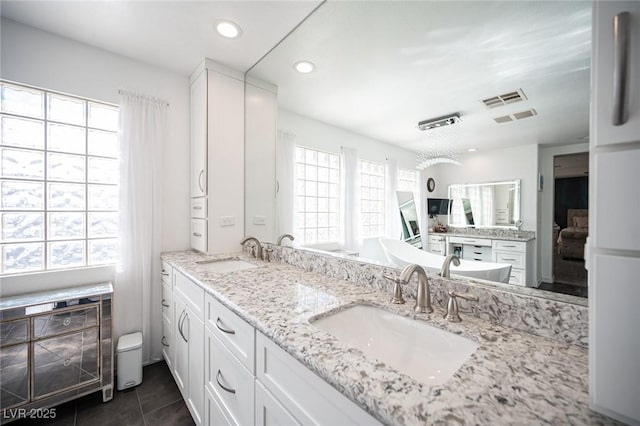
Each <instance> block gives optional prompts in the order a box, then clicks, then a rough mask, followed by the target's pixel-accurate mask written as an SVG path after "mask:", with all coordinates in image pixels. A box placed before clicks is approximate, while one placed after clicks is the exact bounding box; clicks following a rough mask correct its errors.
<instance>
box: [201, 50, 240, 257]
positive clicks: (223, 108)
mask: <svg viewBox="0 0 640 426" xmlns="http://www.w3.org/2000/svg"><path fill="white" fill-rule="evenodd" d="M243 222H244V76H243V74H242V73H239V72H237V71H234V70H232V69H229V68H227V67H224V66H222V65H220V64H217V63H215V62H213V61H211V60H208V59H206V60H204V61H203V63H202V64H201V65H200V66H199V67H198V69H197V70H196V71H195V72H194V74H193V75H192V77H191V227H190V231H191V235H190V237H191V248H193V249H194V250H198V251H201V252H205V253H225V252H231V251H235V250H238V249H239V243H240V240H241V239H242V237H243V234H244V232H243V229H242V228H243V227H242V223H243Z"/></svg>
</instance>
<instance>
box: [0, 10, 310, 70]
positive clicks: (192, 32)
mask: <svg viewBox="0 0 640 426" xmlns="http://www.w3.org/2000/svg"><path fill="white" fill-rule="evenodd" d="M318 4H320V1H318V0H309V1H296V2H291V1H288V2H287V1H197V2H190V1H140V0H138V1H24V0H22V1H5V0H3V1H2V3H1V13H2V16H4V17H6V18H9V19H12V20H14V21H18V22H21V23H23V24H26V25H30V26H32V27H36V28H40V29H42V30H45V31H49V32H52V33H54V34H58V35H61V36H64V37H68V38H70V39H73V40H77V41H80V42H83V43H86V44H89V45H92V46H96V47H99V48H102V49H105V50H108V51H111V52H114V53H118V54H120V55H124V56H128V57H131V58H135V59H138V60H141V61H143V62H147V63H150V64H153V65H156V66H159V67H162V68H165V69H169V70H173V71H175V72H178V73H180V74H183V75H189V74H191V73H192V72H193V70H194V69H195V68H196V66H197V65H198V63H199V62H201V61H202V59H203V58H205V57H207V58H211V59H213V60H215V61H217V62H220V63H223V64H225V65H227V66H229V67H231V68H234V69H236V70H238V71H242V72H244V71H246V70H247V69H249V67H251V66H252V65H253V64H255V63H256V62H257V61H258V60H259V59H260V58H261V57H262V56H263V55H264V54H266V53H267V52H268V51H269V49H271V48H272V47H273V46H274V45H275V44H276V43H277V42H278V41H280V40H281V39H282V38H283V37H284V36H285V35H286V34H287V33H288V32H289V31H291V30H292V29H293V28H295V26H296V25H297V24H298V23H299V22H300V21H302V20H303V19H304V17H305V16H307V15H308V14H309V13H310V12H311V11H312V10H313V9H314V8H315V7H316V6H317V5H318ZM217 19H229V20H232V21H234V22H235V23H236V24H238V25H240V27H241V28H242V31H243V34H242V36H241V37H240V38H239V39H236V40H229V39H225V38H223V37H220V36H219V35H218V34H217V32H216V31H215V28H214V21H215V20H217Z"/></svg>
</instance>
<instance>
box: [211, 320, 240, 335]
mask: <svg viewBox="0 0 640 426" xmlns="http://www.w3.org/2000/svg"><path fill="white" fill-rule="evenodd" d="M216 327H218V330H220V331H222V332H223V333H227V334H236V332H235V330H229V329H228V328H224V326H223V324H222V322H221V321H220V317H218V319H217V320H216Z"/></svg>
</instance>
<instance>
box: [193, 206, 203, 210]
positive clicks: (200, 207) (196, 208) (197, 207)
mask: <svg viewBox="0 0 640 426" xmlns="http://www.w3.org/2000/svg"><path fill="white" fill-rule="evenodd" d="M193 209H194V210H202V206H193Z"/></svg>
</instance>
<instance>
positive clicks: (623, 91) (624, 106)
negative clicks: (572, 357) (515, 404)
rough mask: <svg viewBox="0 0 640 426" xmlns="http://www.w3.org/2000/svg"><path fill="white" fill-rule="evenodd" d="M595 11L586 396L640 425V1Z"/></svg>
mask: <svg viewBox="0 0 640 426" xmlns="http://www.w3.org/2000/svg"><path fill="white" fill-rule="evenodd" d="M593 11H594V14H593V24H594V25H593V56H592V75H591V82H592V98H591V132H590V133H591V134H590V170H591V174H590V176H589V191H590V192H589V229H590V235H589V239H588V242H587V253H588V255H587V256H586V259H587V268H588V270H589V396H590V402H591V407H592V408H593V409H594V410H596V411H600V412H602V413H604V414H607V415H609V416H611V417H614V418H616V419H618V420H622V421H624V422H625V423H629V424H640V404H639V402H640V399H639V398H640V332H639V331H638V324H640V307H639V303H640V278H639V277H640V220H638V211H639V210H640V189H639V188H638V184H639V183H640V2H635V1H629V2H619V1H612V2H607V1H596V2H594V9H593Z"/></svg>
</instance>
